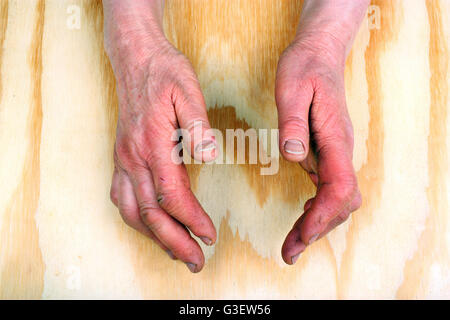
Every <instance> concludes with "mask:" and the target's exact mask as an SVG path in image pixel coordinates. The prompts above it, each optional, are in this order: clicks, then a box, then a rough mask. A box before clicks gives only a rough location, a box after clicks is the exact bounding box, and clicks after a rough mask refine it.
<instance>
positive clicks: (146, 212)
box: [139, 204, 163, 233]
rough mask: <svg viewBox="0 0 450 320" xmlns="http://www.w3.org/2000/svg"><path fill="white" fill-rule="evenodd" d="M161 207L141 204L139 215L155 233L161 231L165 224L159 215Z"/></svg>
mask: <svg viewBox="0 0 450 320" xmlns="http://www.w3.org/2000/svg"><path fill="white" fill-rule="evenodd" d="M158 210H159V207H158V206H155V205H154V204H139V213H140V215H141V218H142V220H143V221H144V223H145V224H146V225H147V226H148V227H149V228H150V229H151V230H153V231H154V232H156V233H157V232H159V231H161V229H162V227H163V222H162V221H161V217H160V215H159V212H158Z"/></svg>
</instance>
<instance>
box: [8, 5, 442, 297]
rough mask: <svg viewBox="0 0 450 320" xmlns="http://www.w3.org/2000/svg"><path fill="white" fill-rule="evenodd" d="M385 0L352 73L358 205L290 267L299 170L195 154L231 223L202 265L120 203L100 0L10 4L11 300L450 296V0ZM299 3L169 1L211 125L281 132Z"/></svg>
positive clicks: (207, 204)
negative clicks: (142, 230)
mask: <svg viewBox="0 0 450 320" xmlns="http://www.w3.org/2000/svg"><path fill="white" fill-rule="evenodd" d="M30 3H31V4H32V5H30ZM372 5H374V6H376V7H377V8H379V12H380V18H381V19H380V22H381V24H380V26H379V28H373V26H372V27H371V25H370V24H369V23H368V21H367V19H366V20H365V21H364V23H363V25H362V27H361V30H360V31H359V34H358V36H357V38H356V39H355V44H354V46H353V49H352V51H351V53H350V55H349V57H348V59H347V62H346V70H345V77H346V94H347V102H348V107H349V112H350V115H351V118H352V121H353V124H354V128H355V156H354V164H355V168H356V170H357V175H358V181H359V185H360V188H361V192H362V195H363V206H362V208H361V209H360V210H358V211H357V212H356V213H354V215H353V216H352V217H351V219H349V221H347V222H346V223H345V224H344V225H342V226H341V227H339V228H338V229H337V230H335V231H333V232H332V233H331V234H330V235H329V236H327V237H326V238H324V239H322V240H321V241H319V242H317V243H315V244H314V245H313V246H311V247H310V248H309V249H308V250H307V251H306V252H305V253H304V254H302V256H301V257H300V259H299V261H298V262H297V264H296V265H295V266H286V265H284V263H283V262H282V260H281V254H280V250H281V244H282V242H283V240H284V237H285V235H286V234H287V232H288V231H289V230H290V228H291V226H292V224H293V222H294V221H295V220H296V219H297V218H298V217H299V215H300V214H301V213H302V211H301V209H302V207H303V203H304V202H305V201H306V200H307V199H308V198H309V197H311V196H312V195H313V194H314V187H313V185H312V184H311V182H310V181H309V180H308V177H307V175H306V174H305V173H304V172H303V171H302V170H301V168H300V167H299V166H298V165H296V164H292V163H288V162H286V161H284V160H282V159H281V160H280V169H279V172H278V174H277V175H273V176H261V175H260V174H259V172H260V171H259V170H260V168H261V165H259V164H258V165H189V166H188V170H189V174H190V177H191V181H192V186H193V190H194V191H195V193H196V195H197V197H198V198H199V200H200V202H201V203H202V205H203V206H204V208H205V209H206V210H207V212H208V213H209V214H210V215H211V217H212V219H213V221H214V223H215V225H216V227H217V230H218V242H217V244H216V245H215V246H214V247H213V248H209V247H208V248H206V247H203V248H204V249H205V254H206V257H207V262H206V266H205V268H204V270H203V271H202V272H201V273H200V274H195V275H193V274H190V273H189V271H188V270H187V269H186V267H185V266H184V265H183V264H182V263H180V262H174V261H171V260H169V259H168V258H167V257H166V255H165V253H164V252H161V250H159V249H158V248H157V246H155V245H154V244H152V243H151V242H150V241H149V240H148V239H146V238H144V237H143V236H141V235H139V234H138V233H137V232H135V231H134V230H131V229H130V228H128V227H126V226H125V224H124V223H123V222H122V220H121V218H120V216H119V214H118V212H117V210H116V208H115V207H114V206H113V205H112V204H111V202H110V201H109V184H110V179H111V174H112V168H113V166H112V150H113V145H114V136H115V127H116V121H117V116H118V115H117V97H116V93H115V82H114V75H113V73H112V69H111V67H110V64H109V61H108V58H107V56H106V54H105V52H104V49H103V34H102V29H103V28H102V26H103V13H102V6H101V1H96V0H76V1H74V0H71V1H69V0H35V1H27V2H24V1H20V0H9V1H7V0H0V147H1V150H2V156H1V157H0V186H1V191H2V192H1V193H0V298H1V299H7V298H22V299H28V298H44V299H49V298H162V299H169V298H171V299H174V298H175V299H176V298H178V299H190V298H199V299H204V298H240V299H241V298H275V299H277V298H287V299H302V298H331V299H335V298H338V299H349V298H372V299H374V298H388V299H391V298H398V299H418V298H450V230H449V229H450V212H449V201H450V188H449V186H448V183H449V181H450V173H449V168H448V163H449V148H450V130H449V129H448V126H449V124H450V113H449V112H448V107H449V77H448V74H449V50H448V38H449V37H448V35H449V34H450V33H449V32H450V17H449V15H450V1H448V0H440V1H439V0H408V1H406V0H403V1H402V0H393V1H388V0H377V1H372ZM70 6H75V7H77V8H79V12H80V18H81V25H80V28H79V29H76V28H75V29H73V28H69V27H68V25H67V19H68V17H69V16H70V15H71V14H73V11H70V12H68V8H69V7H70ZM301 6H302V1H298V0H285V1H274V0H260V1H244V0H233V1H225V0H213V1H212V0H209V1H207V0H192V1H183V0H171V1H167V4H166V8H165V20H164V23H165V30H166V35H167V37H168V38H169V40H170V41H171V42H172V43H173V44H174V45H175V46H176V47H177V48H179V49H180V50H181V51H182V52H183V53H185V54H186V56H187V57H188V58H189V59H190V61H191V62H192V64H193V66H194V68H195V70H196V72H197V74H198V77H199V80H200V83H201V86H202V90H203V93H204V95H205V100H206V102H207V107H208V115H209V118H210V121H211V124H212V125H213V127H215V128H218V129H220V130H222V131H224V130H225V129H235V128H242V129H244V130H246V129H248V128H269V129H270V128H276V126H277V116H276V106H275V100H274V95H273V92H274V81H275V72H276V65H277V62H278V58H279V55H280V53H281V52H282V51H283V49H284V48H285V47H286V46H287V45H288V44H289V42H290V41H291V40H292V38H293V36H294V32H295V28H296V24H297V21H298V17H299V15H300V10H301Z"/></svg>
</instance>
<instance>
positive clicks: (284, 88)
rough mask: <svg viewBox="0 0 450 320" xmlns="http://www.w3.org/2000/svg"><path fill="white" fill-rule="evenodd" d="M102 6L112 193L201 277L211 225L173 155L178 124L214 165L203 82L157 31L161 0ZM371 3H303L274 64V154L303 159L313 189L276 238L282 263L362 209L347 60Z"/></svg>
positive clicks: (107, 0) (125, 212)
mask: <svg viewBox="0 0 450 320" xmlns="http://www.w3.org/2000/svg"><path fill="white" fill-rule="evenodd" d="M103 5H104V12H105V48H106V51H107V53H108V56H109V58H110V61H111V64H112V67H113V69H114V74H115V76H116V82H117V93H118V97H119V120H118V124H117V137H116V144H115V152H114V162H115V170H114V174H113V180H112V186H111V199H112V201H113V202H114V204H115V205H116V206H117V207H118V208H119V211H120V214H121V216H122V218H123V219H124V221H125V222H126V223H127V224H128V225H129V226H130V227H132V228H134V229H136V230H138V231H139V232H141V233H143V234H144V235H146V236H148V237H149V238H151V239H153V240H154V241H155V242H156V243H157V244H158V245H159V246H160V247H161V248H162V249H163V250H165V251H166V252H167V253H168V254H169V256H170V257H172V258H173V259H180V260H181V261H183V262H184V263H186V265H187V267H188V268H189V270H190V271H192V272H198V271H200V270H201V269H202V268H203V265H204V255H203V252H202V250H201V248H200V246H199V244H198V242H197V240H196V239H195V237H198V238H199V239H201V240H202V241H203V242H204V243H206V244H207V245H212V244H214V243H215V241H216V237H217V235H216V230H215V228H214V226H213V223H212V221H211V219H210V218H209V216H208V215H207V214H206V212H205V211H204V210H203V208H202V207H201V205H200V204H199V202H198V201H197V199H196V198H195V196H194V195H193V193H192V191H191V190H190V186H189V178H188V175H187V172H186V168H185V166H184V165H183V164H176V163H175V162H173V161H172V159H173V158H172V152H173V149H174V147H175V146H176V144H177V141H174V139H173V134H174V131H175V130H176V129H177V128H183V129H185V130H187V132H188V134H187V135H186V136H183V139H184V140H183V142H184V143H185V146H186V150H187V151H188V152H190V154H191V156H192V157H194V158H195V159H197V160H200V161H210V160H213V159H215V157H216V155H217V150H216V146H217V145H216V143H215V139H214V136H212V133H211V131H209V132H208V129H209V128H210V125H209V122H208V118H207V113H206V106H205V101H204V98H203V95H202V93H201V90H200V85H199V83H198V80H197V77H196V75H195V73H194V71H193V68H192V66H191V65H190V63H189V61H188V60H187V59H186V57H185V56H183V55H182V54H181V53H180V52H179V51H178V50H176V49H175V48H174V47H173V46H172V45H171V44H170V43H169V42H168V41H167V39H166V38H165V36H164V34H163V28H162V19H163V10H162V9H163V1H162V0H153V1H147V0H104V1H103ZM367 5H368V0H359V1H345V0H333V1H331V0H330V1H329V0H305V1H304V8H303V11H302V17H301V21H300V25H299V30H300V33H298V34H297V36H296V39H295V41H294V42H293V43H292V44H291V45H290V46H289V48H287V49H286V50H285V52H284V53H283V55H282V56H281V58H280V61H279V65H278V72H277V79H276V88H275V96H276V102H277V107H278V118H279V128H280V149H281V153H282V155H283V156H284V158H286V159H287V160H289V161H293V162H298V163H300V165H301V166H302V167H303V168H304V169H305V170H306V171H307V172H308V173H309V174H310V177H311V179H312V181H313V182H314V184H315V185H316V186H317V194H316V196H315V197H314V198H312V199H310V200H308V201H307V202H306V203H305V206H304V211H305V212H304V214H303V215H302V216H301V217H300V219H299V220H298V221H297V222H296V223H295V225H294V227H293V228H292V230H291V231H290V232H289V234H288V235H287V238H286V240H285V243H284V244H283V248H282V256H283V259H284V261H285V262H286V263H288V264H293V263H295V261H296V260H297V258H298V257H299V254H300V253H301V252H303V251H304V250H305V248H306V246H307V245H309V244H310V243H312V242H313V241H315V240H317V239H319V238H320V237H323V236H324V235H326V234H327V233H328V232H329V231H330V230H332V229H333V228H334V227H336V226H337V225H339V224H340V223H342V222H343V221H345V220H346V219H347V218H348V216H349V214H350V213H351V212H353V211H354V210H356V209H357V208H358V207H359V206H360V205H361V195H360V193H359V191H358V187H357V181H356V177H355V173H354V169H353V166H352V153H353V131H352V125H351V122H350V119H349V115H348V112H347V107H346V103H345V93H344V63H345V55H346V52H347V49H348V46H349V44H351V39H352V37H353V36H354V33H355V32H356V30H357V28H358V25H359V23H360V22H361V20H362V17H363V14H364V10H365V9H366V8H367ZM336 12H339V14H336ZM307 30H309V33H308V31H307ZM321 30H322V31H321ZM330 30H331V31H333V33H334V36H331V33H330ZM309 35H312V36H309ZM336 35H337V36H338V38H339V39H341V40H338V38H335V36H336ZM199 123H200V124H201V126H199V125H198V124H199ZM288 140H289V141H290V142H289V143H287V141H288ZM191 233H192V234H193V236H191Z"/></svg>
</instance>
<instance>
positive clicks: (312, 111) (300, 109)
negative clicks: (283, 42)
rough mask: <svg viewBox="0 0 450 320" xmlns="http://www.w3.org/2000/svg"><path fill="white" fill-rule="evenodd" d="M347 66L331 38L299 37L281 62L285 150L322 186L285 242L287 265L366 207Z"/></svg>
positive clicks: (279, 93) (281, 123)
mask: <svg viewBox="0 0 450 320" xmlns="http://www.w3.org/2000/svg"><path fill="white" fill-rule="evenodd" d="M344 66H345V47H344V45H342V44H341V43H340V42H339V41H337V40H336V39H334V38H332V37H331V36H330V35H328V34H322V35H320V36H319V37H318V36H317V35H315V37H314V39H308V37H303V38H301V37H299V38H297V39H296V40H295V41H294V42H293V43H292V44H291V45H290V46H289V47H288V48H287V49H286V50H285V52H284V53H283V54H282V56H281V58H280V61H279V64H278V71H277V79H276V89H275V96H276V103H277V108H278V123H279V129H280V151H281V153H282V155H283V157H284V158H285V159H287V160H288V161H293V162H298V163H300V165H301V166H302V167H303V168H304V169H305V170H306V171H307V172H308V173H309V175H310V177H311V180H312V181H313V183H314V184H315V185H316V187H317V194H316V196H315V197H313V198H311V199H309V200H308V201H307V202H306V203H305V205H304V213H303V215H302V216H301V217H300V218H299V219H298V220H297V222H296V223H295V224H294V226H293V229H292V230H291V231H290V232H289V234H288V235H287V237H286V240H285V242H284V244H283V248H282V256H283V259H284V261H285V262H286V263H287V264H293V263H295V261H296V260H297V259H298V257H299V255H300V253H301V252H303V251H304V250H305V248H306V246H307V245H309V244H311V243H312V242H314V241H316V240H317V239H320V238H321V237H323V236H325V235H326V234H327V233H328V232H330V231H331V230H332V229H334V228H335V227H336V226H338V225H339V224H341V223H342V222H344V221H345V220H346V219H347V218H348V217H349V215H350V213H351V212H353V211H355V210H356V209H358V208H359V207H360V206H361V195H360V192H359V190H358V185H357V180H356V175H355V171H354V169H353V164H352V156H353V128H352V124H351V121H350V117H349V114H348V111H347V106H346V101H345V88H344Z"/></svg>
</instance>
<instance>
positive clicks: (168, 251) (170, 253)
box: [166, 250, 177, 260]
mask: <svg viewBox="0 0 450 320" xmlns="http://www.w3.org/2000/svg"><path fill="white" fill-rule="evenodd" d="M166 253H167V254H168V255H169V257H170V259H172V260H177V257H175V256H174V254H173V253H172V251H170V250H167V251H166Z"/></svg>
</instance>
